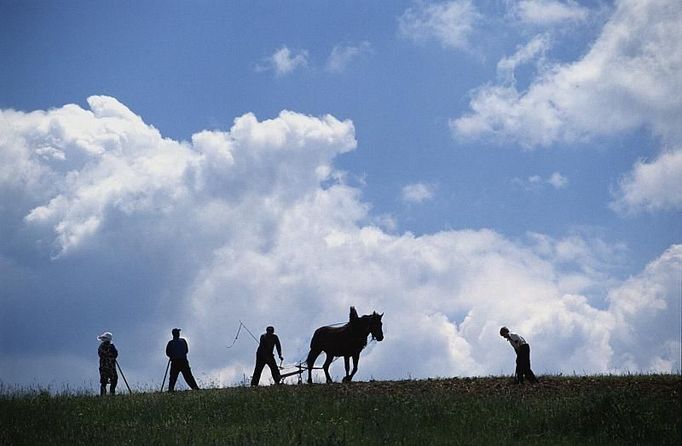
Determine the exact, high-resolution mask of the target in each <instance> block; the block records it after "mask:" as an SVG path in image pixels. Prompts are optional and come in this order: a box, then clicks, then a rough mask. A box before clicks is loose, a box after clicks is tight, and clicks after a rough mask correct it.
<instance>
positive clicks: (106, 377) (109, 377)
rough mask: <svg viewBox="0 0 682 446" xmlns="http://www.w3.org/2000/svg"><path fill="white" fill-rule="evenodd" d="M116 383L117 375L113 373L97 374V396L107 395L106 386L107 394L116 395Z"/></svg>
mask: <svg viewBox="0 0 682 446" xmlns="http://www.w3.org/2000/svg"><path fill="white" fill-rule="evenodd" d="M117 383H118V375H117V374H116V372H114V373H102V372H100V373H99V394H100V395H106V394H107V384H109V393H111V394H112V395H115V394H116V384H117Z"/></svg>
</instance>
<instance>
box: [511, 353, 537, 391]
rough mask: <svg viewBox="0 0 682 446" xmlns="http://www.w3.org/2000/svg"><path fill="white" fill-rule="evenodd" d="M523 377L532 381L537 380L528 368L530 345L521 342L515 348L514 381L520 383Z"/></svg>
mask: <svg viewBox="0 0 682 446" xmlns="http://www.w3.org/2000/svg"><path fill="white" fill-rule="evenodd" d="M524 377H525V378H528V381H530V382H532V383H535V382H538V380H537V378H535V374H534V373H533V371H532V370H531V369H530V345H528V344H523V345H522V346H521V347H519V349H518V350H516V382H518V383H521V384H522V383H523V379H524Z"/></svg>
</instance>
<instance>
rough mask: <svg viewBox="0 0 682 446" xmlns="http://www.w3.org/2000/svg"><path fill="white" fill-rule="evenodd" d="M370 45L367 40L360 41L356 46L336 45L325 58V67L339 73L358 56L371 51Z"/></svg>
mask: <svg viewBox="0 0 682 446" xmlns="http://www.w3.org/2000/svg"><path fill="white" fill-rule="evenodd" d="M371 50H372V46H371V45H370V43H369V42H366V41H365V42H361V43H360V44H359V45H357V46H353V45H337V46H335V47H334V48H333V49H332V52H331V54H330V55H329V58H328V59H327V64H326V69H327V71H331V72H333V73H340V72H342V71H344V70H345V69H346V67H347V66H348V65H349V64H350V63H351V62H352V61H353V60H355V59H357V58H358V57H361V56H362V55H364V54H368V53H369V52H371Z"/></svg>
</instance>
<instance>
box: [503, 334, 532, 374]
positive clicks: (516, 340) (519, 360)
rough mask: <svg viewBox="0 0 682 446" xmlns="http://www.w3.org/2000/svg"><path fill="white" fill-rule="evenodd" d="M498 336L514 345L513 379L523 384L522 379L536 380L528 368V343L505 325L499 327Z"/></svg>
mask: <svg viewBox="0 0 682 446" xmlns="http://www.w3.org/2000/svg"><path fill="white" fill-rule="evenodd" d="M500 336H502V337H503V338H505V339H506V340H507V341H509V343H510V344H511V345H512V347H514V351H515V352H516V373H515V377H514V379H515V381H516V383H517V384H523V379H524V377H525V378H528V381H530V382H531V383H536V382H538V380H537V378H536V377H535V374H534V373H533V371H532V370H531V369H530V345H528V343H527V342H526V340H525V339H523V338H522V337H521V336H519V335H517V334H516V333H510V332H509V329H508V328H507V327H502V328H500Z"/></svg>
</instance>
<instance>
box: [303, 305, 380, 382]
mask: <svg viewBox="0 0 682 446" xmlns="http://www.w3.org/2000/svg"><path fill="white" fill-rule="evenodd" d="M383 315H384V314H383V313H381V314H378V313H377V312H376V311H375V312H373V313H372V314H366V315H364V316H362V317H359V316H358V312H357V311H356V310H355V307H350V316H349V321H348V323H347V324H345V325H342V326H341V327H320V328H318V329H317V330H315V333H314V334H313V338H312V339H311V340H310V353H308V359H307V360H306V363H307V365H308V383H310V384H312V382H313V378H312V374H311V373H312V372H311V370H312V368H313V366H314V365H315V360H316V359H317V357H318V356H319V355H320V353H322V352H325V353H326V354H327V359H326V360H325V361H324V365H323V366H322V368H323V369H324V374H325V376H326V377H327V383H331V382H332V377H331V376H330V375H329V366H330V365H331V363H332V361H333V360H334V358H335V357H337V356H343V359H344V365H345V367H346V376H345V377H344V378H343V382H350V381H351V380H352V379H353V376H354V375H355V372H357V371H358V361H359V360H360V352H361V351H362V349H363V348H365V346H366V345H367V336H369V335H370V334H371V335H372V337H373V338H374V339H376V340H377V341H383V339H384V332H383V331H382V329H381V326H382V324H381V318H382V316H383ZM351 357H352V358H353V371H352V372H350V373H348V372H349V369H350V358H351Z"/></svg>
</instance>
